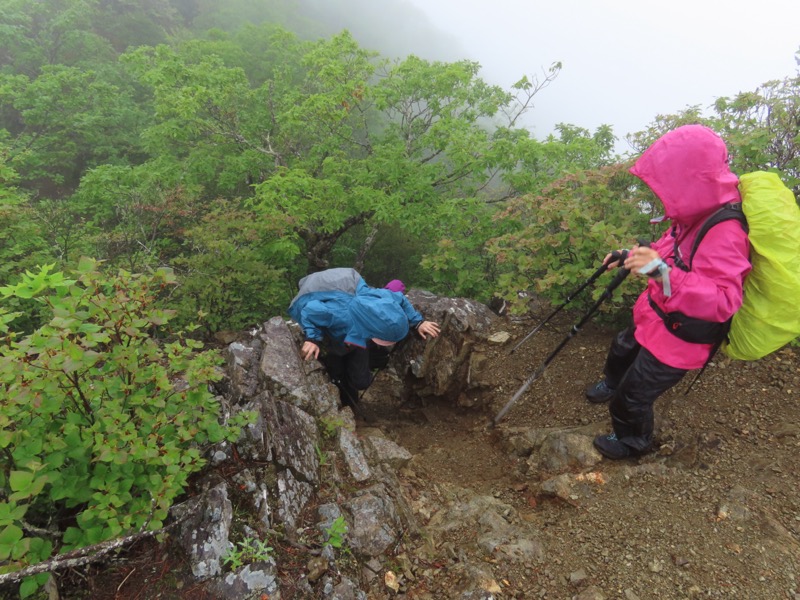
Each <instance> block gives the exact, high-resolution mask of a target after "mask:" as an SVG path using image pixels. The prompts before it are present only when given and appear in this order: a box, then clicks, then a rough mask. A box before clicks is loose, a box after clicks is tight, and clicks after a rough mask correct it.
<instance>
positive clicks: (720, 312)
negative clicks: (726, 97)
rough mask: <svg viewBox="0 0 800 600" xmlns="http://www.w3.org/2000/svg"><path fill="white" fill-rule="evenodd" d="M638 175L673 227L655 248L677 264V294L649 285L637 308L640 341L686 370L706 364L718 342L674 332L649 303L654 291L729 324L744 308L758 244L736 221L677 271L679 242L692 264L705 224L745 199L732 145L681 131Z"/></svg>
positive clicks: (653, 150) (645, 159)
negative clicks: (694, 247) (686, 338)
mask: <svg viewBox="0 0 800 600" xmlns="http://www.w3.org/2000/svg"><path fill="white" fill-rule="evenodd" d="M630 172H631V173H633V174H634V175H636V176H637V177H639V178H640V179H641V180H642V181H643V182H644V183H646V184H647V185H648V186H649V187H650V189H651V190H653V192H654V193H655V195H656V196H658V198H659V199H660V200H661V202H662V203H663V205H664V209H665V216H666V218H668V219H671V220H672V225H673V226H672V227H671V228H670V229H669V230H668V231H667V232H666V233H665V234H664V235H663V236H662V237H661V239H659V240H658V241H657V242H655V243H654V244H652V248H653V249H654V250H656V251H657V252H658V253H659V255H660V256H661V258H662V259H663V260H664V261H665V262H666V263H667V264H668V265H669V266H670V267H671V271H670V273H669V279H670V284H671V286H672V295H671V296H670V297H666V296H665V295H664V289H663V287H662V284H661V282H660V281H657V280H654V279H650V280H648V284H647V289H646V290H645V292H644V293H643V294H642V295H641V296H639V298H638V300H637V301H636V304H635V305H634V307H633V321H634V324H635V325H636V332H635V336H636V340H637V341H638V342H639V343H640V344H641V345H642V346H644V347H645V348H647V349H648V350H649V351H650V352H652V353H653V355H654V356H655V357H656V358H657V359H658V360H660V361H661V362H663V363H665V364H667V365H669V366H671V367H675V368H678V369H688V370H690V369H698V368H700V367H702V366H703V365H704V364H705V362H706V360H707V359H708V356H709V354H710V352H711V348H712V345H711V344H693V343H690V342H685V341H683V340H681V339H679V338H678V337H676V336H675V335H673V334H672V333H671V332H670V331H669V330H668V329H667V327H666V325H665V324H664V321H663V320H662V319H661V317H659V316H658V314H657V313H656V312H655V311H654V310H653V308H652V307H651V306H650V304H649V302H648V301H647V294H648V293H649V294H650V297H651V298H652V299H653V301H654V302H655V303H656V304H657V305H658V306H659V307H660V308H661V309H662V310H663V311H664V312H667V313H668V312H672V311H680V312H682V313H684V314H686V315H688V316H690V317H695V318H698V319H705V320H707V321H715V322H719V323H722V322H724V321H727V320H728V319H729V318H730V317H731V316H732V315H733V313H735V312H736V311H737V310H738V309H739V307H740V306H741V304H742V284H743V283H744V278H745V275H747V273H748V272H749V271H750V261H749V259H748V256H749V251H750V244H749V242H748V240H747V234H746V233H745V232H744V230H743V229H742V226H741V225H740V224H739V222H738V221H736V220H729V221H724V222H722V223H719V224H717V225H715V226H714V227H712V228H711V229H710V230H709V231H708V233H707V234H706V235H705V237H704V238H703V241H702V243H701V244H700V246H699V248H698V249H697V252H696V254H695V256H694V259H693V261H692V264H691V271H689V272H686V271H683V270H682V269H680V268H679V267H676V266H675V262H674V243H675V240H676V239H677V241H678V249H679V252H680V257H681V259H682V260H683V261H684V262H685V263H686V264H687V265H688V264H689V259H690V253H691V250H692V244H693V242H694V239H695V237H696V236H697V232H698V231H699V229H700V227H702V225H703V222H704V221H705V220H706V219H707V218H708V217H709V216H710V215H711V214H713V213H714V212H715V211H716V210H717V209H718V208H719V207H720V206H722V205H723V204H726V203H728V202H740V201H741V198H740V196H739V189H738V183H739V179H738V178H737V177H736V175H734V174H733V173H732V172H731V171H730V169H729V168H728V152H727V149H726V148H725V143H724V142H723V141H722V139H721V138H720V137H719V136H718V135H717V134H716V133H714V132H713V131H712V130H711V129H708V128H707V127H704V126H702V125H686V126H683V127H679V128H677V129H675V130H673V131H671V132H669V133H667V134H665V135H664V136H662V137H661V138H659V139H658V140H657V141H656V142H655V143H654V144H653V145H652V146H650V148H648V149H647V150H646V151H645V152H644V154H642V156H641V157H640V158H639V160H637V161H636V163H635V164H634V165H633V167H632V168H631V169H630Z"/></svg>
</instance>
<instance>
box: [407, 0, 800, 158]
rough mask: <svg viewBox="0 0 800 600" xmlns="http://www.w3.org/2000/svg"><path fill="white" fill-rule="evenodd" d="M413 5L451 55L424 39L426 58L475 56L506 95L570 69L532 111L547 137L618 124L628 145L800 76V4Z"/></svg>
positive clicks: (568, 1)
mask: <svg viewBox="0 0 800 600" xmlns="http://www.w3.org/2000/svg"><path fill="white" fill-rule="evenodd" d="M405 1H406V2H407V3H408V6H409V8H410V12H412V13H417V14H418V15H419V16H418V21H417V22H418V25H419V28H420V30H423V31H425V32H426V34H429V31H430V29H431V27H432V28H433V29H434V30H439V33H440V35H441V38H440V39H437V43H436V45H435V51H432V53H433V54H438V55H439V56H425V54H426V48H425V44H424V39H420V38H419V37H418V38H416V40H414V42H415V43H419V44H420V47H419V49H418V50H415V51H414V52H415V53H417V54H420V55H421V56H423V57H426V58H428V57H429V58H434V59H437V58H443V59H450V60H452V59H456V58H468V59H471V60H475V61H477V62H479V63H480V64H481V65H482V71H481V75H482V77H483V78H484V79H485V80H487V81H488V82H490V83H494V84H497V85H500V86H502V87H503V88H505V89H508V88H509V87H510V86H511V84H513V83H514V82H516V81H517V80H519V79H520V77H521V76H522V75H529V76H530V75H537V74H538V75H539V76H540V78H541V75H542V72H543V70H544V69H547V68H548V67H549V66H550V65H551V64H552V63H554V62H556V61H561V62H562V63H563V69H562V72H561V74H560V75H559V77H558V79H557V80H556V81H555V82H554V83H553V84H551V85H550V87H548V88H547V89H545V90H544V91H542V92H541V93H540V94H539V95H537V97H536V101H535V108H534V109H533V111H532V112H531V114H530V115H529V116H528V122H527V123H526V126H528V128H529V129H531V130H532V131H533V133H534V135H535V136H536V137H538V138H542V137H544V136H546V135H547V134H549V133H551V132H552V130H553V126H554V125H555V124H557V123H559V122H564V123H570V124H573V125H578V126H581V127H585V128H587V129H590V130H594V129H595V128H596V127H597V126H599V125H601V124H609V125H612V126H613V128H614V131H615V133H616V135H617V136H618V137H620V138H623V137H624V135H625V134H627V133H630V132H634V131H639V130H642V129H644V128H645V127H646V126H647V124H648V123H650V122H651V121H653V119H654V118H655V117H656V115H658V114H672V113H675V112H678V111H679V110H681V109H683V108H686V107H687V106H693V105H700V106H701V107H703V108H705V107H708V106H709V105H710V104H711V103H712V102H713V101H714V100H715V99H716V98H718V97H721V96H732V95H735V94H737V93H738V92H744V91H752V90H755V89H756V88H757V87H758V86H759V85H760V84H762V83H764V82H766V81H769V80H772V79H783V78H785V77H792V76H796V75H797V73H798V66H797V64H796V61H795V53H796V52H797V51H798V49H800V0H762V2H758V3H756V2H753V1H752V0H749V1H748V2H745V1H743V0H727V1H722V0H671V1H670V2H664V1H660V2H650V1H648V0H548V1H541V0H491V1H489V0H405ZM423 15H424V16H423ZM428 39H430V38H428ZM450 39H451V40H452V42H451V43H449V44H446V43H445V44H444V46H443V42H446V40H450ZM442 53H444V54H450V53H452V55H451V56H441V54H442ZM620 149H621V150H626V149H628V148H627V145H625V146H624V147H622V148H620Z"/></svg>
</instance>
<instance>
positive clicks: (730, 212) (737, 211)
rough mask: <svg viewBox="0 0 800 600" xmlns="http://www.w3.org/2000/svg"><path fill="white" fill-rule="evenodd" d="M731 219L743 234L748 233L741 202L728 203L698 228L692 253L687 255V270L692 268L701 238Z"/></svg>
mask: <svg viewBox="0 0 800 600" xmlns="http://www.w3.org/2000/svg"><path fill="white" fill-rule="evenodd" d="M731 219H736V220H737V221H739V223H740V224H741V226H742V229H744V232H745V233H748V232H749V228H748V226H747V218H746V217H745V216H744V211H743V210H742V203H741V202H729V203H728V204H725V205H724V206H722V207H721V208H720V209H719V210H717V211H716V212H715V213H714V214H712V215H711V216H710V217H708V218H707V219H706V220H705V223H703V226H702V227H700V231H698V232H697V237H696V238H694V244H692V251H691V253H690V254H689V269H691V268H692V261H693V260H694V255H695V252H697V249H698V248H699V247H700V242H702V241H703V238H704V237H706V234H707V233H708V232H709V230H710V229H711V228H712V227H714V225H717V224H719V223H722V222H723V221H730V220H731Z"/></svg>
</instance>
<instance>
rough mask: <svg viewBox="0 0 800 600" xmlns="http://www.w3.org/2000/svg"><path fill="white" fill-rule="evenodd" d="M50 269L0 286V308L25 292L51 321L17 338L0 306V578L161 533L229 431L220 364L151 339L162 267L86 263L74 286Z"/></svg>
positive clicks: (184, 344)
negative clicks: (223, 417) (77, 551)
mask: <svg viewBox="0 0 800 600" xmlns="http://www.w3.org/2000/svg"><path fill="white" fill-rule="evenodd" d="M51 270H52V266H49V267H48V266H46V267H41V268H40V269H39V270H38V272H36V273H31V272H28V273H27V274H26V275H25V276H24V277H23V278H22V280H21V281H20V283H18V284H17V285H14V286H9V287H4V288H0V302H2V303H5V302H6V301H7V300H9V299H12V298H34V299H36V300H37V301H39V302H41V303H42V304H43V305H44V306H45V307H46V310H47V311H48V312H49V314H50V315H51V316H50V319H49V322H47V323H46V324H45V325H43V326H41V327H39V328H38V329H37V330H35V331H33V333H31V334H30V335H26V336H19V335H18V334H16V333H15V332H14V331H13V330H12V328H11V325H12V323H13V321H14V319H15V318H16V317H17V316H19V315H18V313H11V312H9V311H8V310H7V309H5V308H4V307H3V304H0V393H1V394H2V396H3V403H2V406H1V407H0V426H2V427H1V430H2V432H0V565H2V566H0V573H4V572H11V571H15V570H18V569H20V568H23V567H25V566H27V565H29V564H34V563H37V562H39V561H42V560H45V559H47V558H49V557H50V556H51V554H53V552H64V551H68V550H70V549H73V548H78V547H82V546H86V545H90V544H95V543H98V542H101V541H104V540H107V539H111V538H114V537H118V536H122V535H125V534H129V533H132V532H135V531H137V530H142V529H150V530H154V529H158V528H160V527H161V526H162V523H163V521H164V519H165V518H166V516H167V511H168V509H169V508H170V506H171V504H172V502H173V501H174V499H175V498H176V496H178V495H179V494H180V493H181V492H182V491H183V490H184V489H185V486H186V483H187V479H188V478H189V476H190V475H191V474H192V473H194V472H196V471H198V470H199V469H200V468H201V467H202V466H203V464H204V459H203V458H202V453H203V449H204V446H207V445H209V444H211V443H214V442H217V441H220V440H222V439H223V438H228V439H235V437H236V435H238V430H237V429H238V428H237V427H235V426H231V427H223V426H221V425H220V424H219V423H218V406H217V403H216V401H215V399H214V397H213V395H212V394H211V393H210V392H209V390H208V384H209V382H211V381H213V380H215V379H217V378H218V368H217V365H218V364H219V362H220V359H219V356H218V355H217V354H216V353H213V352H208V351H203V352H201V351H199V349H200V346H201V344H200V343H199V342H197V341H194V340H191V339H188V338H185V337H183V336H182V335H180V334H176V335H174V336H173V337H172V339H171V341H168V342H166V341H161V342H160V341H158V339H157V337H156V336H157V335H158V334H159V333H160V332H162V331H164V328H165V326H166V325H167V323H168V322H169V320H170V318H171V316H172V314H171V311H167V310H162V309H160V308H159V307H158V303H157V297H158V295H159V294H160V293H162V292H164V291H166V290H167V289H169V287H170V286H171V285H172V284H173V277H172V275H171V273H170V272H168V271H163V270H162V271H158V272H156V273H153V274H150V275H133V274H130V273H127V272H124V271H120V272H119V273H117V274H114V275H111V274H105V273H102V272H101V271H100V270H99V268H98V264H97V263H96V262H95V261H93V260H90V259H82V260H81V261H80V264H79V266H78V268H77V270H76V272H75V274H74V279H67V278H66V277H65V275H64V274H63V273H59V272H51ZM45 532H49V534H47V535H45ZM23 586H24V587H23V590H22V591H23V592H24V593H32V591H33V590H35V588H36V583H35V581H34V580H33V578H29V579H28V580H27V581H25V582H24V583H23Z"/></svg>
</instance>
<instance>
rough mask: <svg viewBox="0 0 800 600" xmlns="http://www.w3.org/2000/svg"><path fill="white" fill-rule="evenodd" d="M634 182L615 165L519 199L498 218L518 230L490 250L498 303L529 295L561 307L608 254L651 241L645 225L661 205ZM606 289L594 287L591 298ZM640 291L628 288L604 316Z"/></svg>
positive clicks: (584, 298) (585, 301)
mask: <svg viewBox="0 0 800 600" xmlns="http://www.w3.org/2000/svg"><path fill="white" fill-rule="evenodd" d="M637 181H638V180H635V179H634V178H633V176H632V175H629V174H627V172H626V171H625V166H624V165H616V166H614V167H609V168H604V169H600V170H596V171H584V172H581V173H578V174H575V175H569V176H567V177H564V178H562V179H561V180H559V181H558V182H556V183H555V184H553V185H552V186H550V187H549V188H548V189H546V190H544V191H543V192H542V194H540V195H536V196H533V195H531V196H526V197H523V198H520V199H518V200H517V201H516V202H515V203H514V204H513V205H512V206H511V207H510V208H509V210H508V211H507V213H506V214H505V215H503V216H502V218H503V219H511V220H513V221H516V222H517V223H518V224H519V226H520V227H519V229H518V230H516V231H514V232H513V233H509V234H506V235H503V236H499V237H496V238H495V239H494V240H491V241H490V242H489V251H490V252H491V254H493V255H494V256H495V257H496V259H497V262H498V270H500V272H501V274H500V275H499V277H498V282H499V289H500V292H501V293H502V295H503V296H504V297H506V298H507V299H509V300H511V301H512V302H513V301H515V300H517V292H518V291H520V290H529V291H534V292H536V293H538V294H540V295H541V296H543V297H545V298H548V299H549V300H551V301H553V302H555V303H560V302H562V301H563V300H564V299H565V298H566V296H567V294H569V293H570V292H571V291H573V290H574V289H576V288H577V287H578V286H580V284H582V283H583V282H584V281H586V280H587V279H588V278H589V277H590V276H591V275H592V273H594V272H595V271H596V270H597V268H598V267H599V266H600V265H602V261H603V258H604V257H605V255H606V254H607V253H608V252H610V251H611V250H616V249H619V248H630V247H631V246H632V245H633V244H635V243H636V241H637V239H639V238H646V239H647V240H650V239H653V237H658V235H660V234H658V235H657V234H656V233H655V232H648V228H649V225H648V220H649V217H650V216H651V215H652V214H654V213H655V212H656V211H657V209H660V203H659V202H658V200H657V199H655V197H653V196H652V194H651V193H650V192H649V191H647V190H646V188H644V186H641V185H639V184H638V183H637ZM609 282H610V279H609V280H607V279H606V278H602V279H600V280H598V283H597V286H596V288H595V291H594V298H597V297H599V295H600V294H601V293H602V289H603V284H607V283H609ZM640 291H641V286H636V285H635V284H633V283H631V281H630V280H628V281H626V282H624V283H623V285H622V286H620V287H619V288H617V290H616V291H615V293H614V296H613V301H612V302H610V303H608V304H606V305H604V307H603V308H604V309H605V310H610V309H611V308H612V307H613V306H614V305H615V304H616V305H617V307H619V305H620V304H625V305H629V304H632V303H633V299H634V298H635V296H636V295H638V293H639V292H640ZM591 302H592V294H588V293H587V294H583V295H581V296H580V297H579V298H578V299H576V301H575V303H574V307H575V308H577V309H581V308H588V306H589V304H590V303H591Z"/></svg>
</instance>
